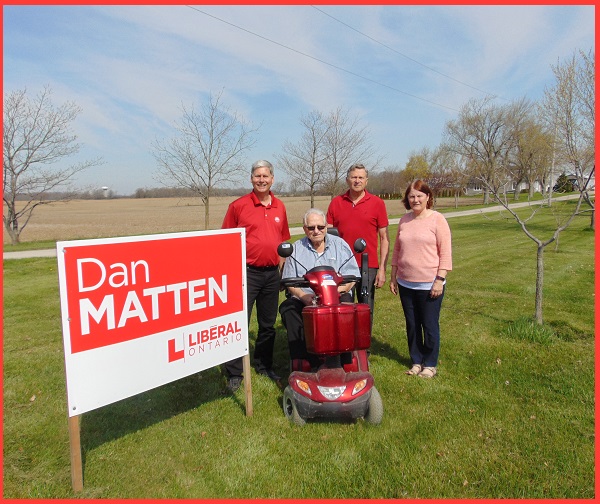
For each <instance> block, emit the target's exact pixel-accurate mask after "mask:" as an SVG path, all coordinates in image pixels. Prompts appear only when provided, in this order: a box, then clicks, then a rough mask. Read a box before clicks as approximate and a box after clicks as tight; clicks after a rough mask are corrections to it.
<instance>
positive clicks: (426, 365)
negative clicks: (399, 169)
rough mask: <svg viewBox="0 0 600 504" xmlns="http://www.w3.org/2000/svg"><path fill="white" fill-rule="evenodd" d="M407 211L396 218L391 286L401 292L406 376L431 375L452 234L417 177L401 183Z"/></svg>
mask: <svg viewBox="0 0 600 504" xmlns="http://www.w3.org/2000/svg"><path fill="white" fill-rule="evenodd" d="M402 202H403V203H404V207H405V208H406V209H407V210H412V212H409V213H407V214H406V215H404V217H402V218H401V219H400V222H399V223H398V234H397V235H396V242H395V244H394V253H393V255H392V281H391V282H390V290H391V291H392V293H393V294H394V295H396V294H398V292H400V301H401V302H402V309H403V310H404V317H405V319H406V336H407V339H408V351H409V355H410V358H411V361H412V367H411V368H410V369H409V370H408V371H406V374H409V375H418V376H420V377H422V378H433V377H434V376H435V375H436V374H437V361H438V356H439V352H440V309H441V307H442V299H443V298H444V290H445V285H446V275H447V273H448V271H450V270H452V237H451V234H450V227H449V226H448V222H447V221H446V218H445V217H444V216H443V215H442V214H441V213H439V212H436V211H435V210H433V209H432V207H433V194H432V192H431V189H430V188H429V186H428V185H427V184H425V182H423V181H422V180H417V181H415V182H413V183H412V184H409V186H408V187H407V188H406V192H405V194H404V198H403V199H402Z"/></svg>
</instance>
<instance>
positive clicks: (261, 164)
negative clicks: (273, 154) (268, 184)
mask: <svg viewBox="0 0 600 504" xmlns="http://www.w3.org/2000/svg"><path fill="white" fill-rule="evenodd" d="M259 168H268V169H269V171H270V172H271V175H275V173H274V172H273V165H272V164H271V163H269V162H268V161H267V160H266V159H260V160H258V161H256V162H255V163H254V164H253V165H252V171H251V172H250V175H254V172H255V171H256V170H258V169H259Z"/></svg>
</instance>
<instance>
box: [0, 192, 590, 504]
mask: <svg viewBox="0 0 600 504" xmlns="http://www.w3.org/2000/svg"><path fill="white" fill-rule="evenodd" d="M571 208H572V205H571V204H560V205H555V206H554V212H555V213H553V212H552V211H551V210H550V209H544V210H543V211H541V212H539V213H538V214H537V215H536V217H535V219H534V221H533V222H532V223H531V225H532V228H533V230H534V232H535V233H536V234H538V235H540V237H547V236H549V235H550V233H551V231H552V229H553V227H554V226H555V225H556V221H557V219H558V220H561V219H563V218H564V214H565V213H566V212H568V211H569V210H570V209H571ZM523 212H525V211H523ZM556 212H559V213H560V212H562V216H561V215H557V214H556ZM449 224H450V227H451V229H452V233H453V248H454V270H453V271H452V272H451V273H450V274H449V275H448V285H447V292H446V297H445V299H444V303H443V307H442V317H441V325H442V349H441V355H440V363H439V375H438V376H437V377H436V378H434V379H433V380H422V379H419V378H416V377H409V376H406V375H405V374H404V371H405V370H406V368H407V367H408V365H409V359H408V355H407V349H406V340H405V338H406V335H405V330H404V318H403V315H402V310H401V306H400V301H399V299H398V298H395V297H394V296H392V294H391V293H390V292H389V287H388V285H386V286H385V287H384V288H383V289H382V290H380V291H378V293H377V297H376V313H375V322H374V328H373V342H372V352H371V358H370V361H371V370H372V372H373V375H374V377H375V383H376V386H377V388H378V390H379V391H380V393H381V396H382V399H383V404H384V408H385V413H384V419H383V422H382V424H381V425H379V426H373V425H369V424H366V423H365V422H363V421H361V420H359V421H357V422H351V423H347V422H324V421H317V422H309V423H307V425H305V426H304V427H301V428H300V427H297V426H295V425H292V424H291V423H289V422H288V421H287V420H286V419H285V417H284V415H283V412H282V410H281V399H282V392H281V391H280V390H279V389H278V388H277V387H276V386H275V384H274V383H272V382H270V381H269V380H267V379H266V378H264V377H262V376H257V375H255V374H254V372H253V374H252V387H253V407H254V415H253V416H252V417H246V416H245V408H244V398H243V394H242V391H241V390H240V391H239V392H238V393H237V394H236V395H234V396H230V395H225V394H223V390H224V385H225V381H224V378H223V377H222V376H221V374H220V372H219V370H218V369H217V368H214V369H210V370H207V371H205V372H203V373H202V374H201V375H200V376H198V375H194V376H190V377H188V378H184V379H182V380H179V381H177V382H174V383H171V384H169V385H165V386H163V387H160V388H158V389H155V390H151V391H149V392H146V393H143V394H140V395H138V396H135V397H132V398H129V399H126V400H123V401H120V402H118V403H116V404H112V405H109V406H106V407H104V408H101V409H98V410H94V411H91V412H89V413H86V414H84V415H83V416H82V418H81V442H82V454H83V462H84V466H83V472H84V489H83V491H82V492H81V493H78V494H74V493H73V491H72V489H71V477H70V469H71V468H70V461H69V438H68V430H67V407H66V390H65V378H64V355H63V345H62V334H61V327H60V306H59V304H60V303H59V294H58V278H57V264H56V259H48V258H40V259H23V260H8V261H4V338H3V344H4V367H3V372H4V375H3V378H4V397H3V399H4V418H3V420H4V426H3V427H4V440H3V441H4V443H3V456H4V457H3V459H4V460H3V462H4V468H3V469H4V498H7V499H8V498H73V497H81V498H154V499H158V498H191V499H196V498H198V499H217V498H279V499H291V498H298V499H308V498H317V499H325V498H340V499H341V498H343V499H349V498H369V499H375V498H386V499H390V498H402V499H409V498H410V499H417V498H428V499H442V498H461V499H462V498H471V499H480V498H546V499H558V498H565V499H576V498H577V499H592V498H594V497H595V493H594V492H595V483H594V475H595V456H594V455H595V449H594V446H595V418H594V410H595V397H594V383H595V375H594V362H595V358H594V350H595V345H594V304H595V303H594V301H595V293H594V233H593V231H591V230H590V229H589V215H584V216H580V217H577V218H576V219H575V221H574V222H573V224H572V225H571V226H570V227H569V228H568V229H567V230H566V231H565V232H564V233H562V234H561V236H560V240H559V244H558V248H556V247H555V245H554V244H552V245H550V246H549V247H548V248H547V250H546V253H545V262H546V268H545V279H544V281H545V289H544V320H545V324H544V326H543V328H542V329H539V328H536V327H534V326H531V325H530V324H529V321H530V320H531V317H532V315H533V310H534V292H535V246H534V244H533V242H532V241H531V240H529V239H528V238H527V237H526V236H525V235H524V234H523V232H522V231H521V230H520V229H519V228H518V226H517V225H516V224H515V223H514V221H512V220H511V219H510V218H507V215H506V214H505V213H502V214H488V215H487V216H486V217H484V216H482V215H478V216H471V217H458V218H452V219H450V220H449ZM395 231H396V227H395V226H392V227H391V229H390V233H391V236H392V237H393V236H394V233H395ZM392 241H393V239H392ZM388 273H389V269H388ZM255 330H256V324H255V322H254V321H253V322H252V325H251V327H250V338H251V343H252V340H253V338H254V336H255ZM277 330H278V339H277V343H276V354H275V363H276V365H275V368H276V370H277V371H279V373H280V374H282V375H284V376H286V377H287V375H288V364H287V345H286V339H285V330H284V329H283V328H282V327H281V324H280V323H279V321H278V326H277ZM140 358H143V356H141V357H140Z"/></svg>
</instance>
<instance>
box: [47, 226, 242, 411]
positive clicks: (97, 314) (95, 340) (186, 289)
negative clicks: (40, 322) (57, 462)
mask: <svg viewBox="0 0 600 504" xmlns="http://www.w3.org/2000/svg"><path fill="white" fill-rule="evenodd" d="M56 249H57V257H58V274H59V283H60V302H61V317H62V329H63V340H64V349H65V367H66V375H67V396H68V404H69V416H75V415H81V414H82V413H85V412H87V411H90V410H93V409H95V408H99V407H102V406H105V405H106V404H110V403H113V402H115V401H118V400H121V399H124V398H126V397H130V396H132V395H135V394H139V393H141V392H144V391H146V390H150V389H152V388H155V387H158V386H160V385H164V384H166V383H169V382H172V381H174V380H177V379H180V378H183V377H185V376H188V375H191V374H193V373H197V372H199V371H202V370H203V369H207V368H209V367H213V366H216V365H218V364H221V363H223V362H227V361H229V360H231V359H235V358H238V357H242V356H243V355H246V354H247V353H248V323H247V315H246V314H247V307H246V294H245V293H246V267H245V266H246V264H245V263H246V261H245V259H246V250H245V231H244V229H226V230H225V229H224V230H216V231H198V232H190V233H172V234H161V235H147V236H135V237H124V238H110V239H99V240H77V241H63V242H58V243H57V244H56Z"/></svg>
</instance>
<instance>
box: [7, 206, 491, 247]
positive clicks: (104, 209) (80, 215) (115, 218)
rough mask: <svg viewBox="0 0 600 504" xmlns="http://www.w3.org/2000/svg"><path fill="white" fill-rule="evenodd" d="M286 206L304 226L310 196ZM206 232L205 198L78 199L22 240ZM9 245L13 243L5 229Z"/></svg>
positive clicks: (392, 210) (48, 210) (397, 211)
mask: <svg viewBox="0 0 600 504" xmlns="http://www.w3.org/2000/svg"><path fill="white" fill-rule="evenodd" d="M234 199H235V197H233V196H231V197H219V198H211V202H210V226H209V227H210V229H218V228H220V227H221V223H222V222H223V217H224V216H225V212H226V211H227V206H228V205H229V203H231V202H232V201H233V200H234ZM281 199H282V200H283V202H284V203H285V206H286V209H287V214H288V221H289V225H290V227H297V226H301V225H302V217H303V216H304V213H305V212H306V210H308V209H309V208H310V197H308V196H294V197H283V198H281ZM330 200H331V199H330V197H329V196H317V197H316V198H315V204H314V206H316V207H317V208H320V209H321V210H323V211H326V210H327V207H328V205H329V202H330ZM480 203H481V197H477V198H475V197H474V198H461V200H460V206H464V205H473V204H480ZM385 204H386V207H387V211H388V216H389V217H390V218H395V217H401V216H402V215H404V213H405V211H406V210H405V209H404V206H403V205H402V201H400V200H385ZM453 206H454V199H453V198H438V199H437V200H436V208H448V207H453ZM202 229H204V205H202V203H201V202H200V200H199V198H119V199H105V200H73V201H69V202H57V203H50V204H47V205H41V206H38V207H37V208H36V209H35V210H34V212H33V215H32V217H31V220H30V221H29V223H28V224H27V226H26V227H25V230H24V231H23V232H22V233H21V242H22V243H24V242H33V241H61V240H79V239H88V238H110V237H114V236H135V235H145V234H156V233H175V232H181V231H197V230H202ZM3 238H4V239H3V243H4V244H10V238H9V237H8V234H7V232H6V230H4V235H3Z"/></svg>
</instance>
